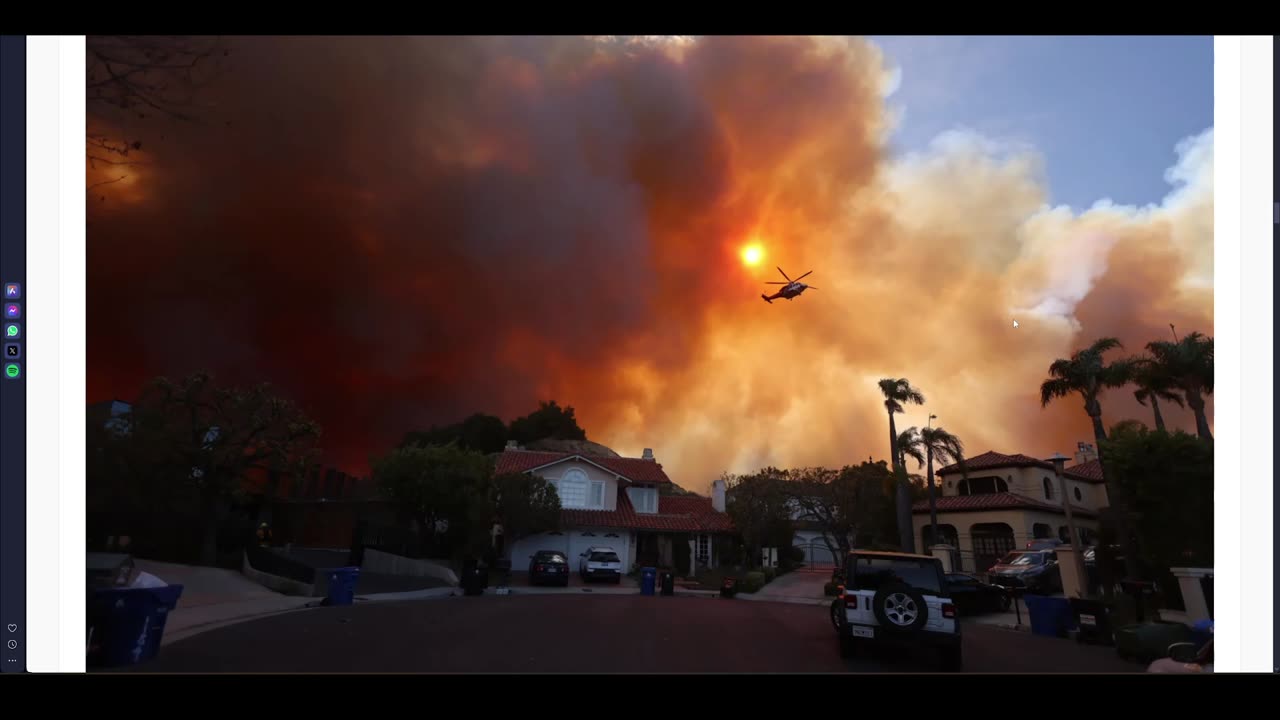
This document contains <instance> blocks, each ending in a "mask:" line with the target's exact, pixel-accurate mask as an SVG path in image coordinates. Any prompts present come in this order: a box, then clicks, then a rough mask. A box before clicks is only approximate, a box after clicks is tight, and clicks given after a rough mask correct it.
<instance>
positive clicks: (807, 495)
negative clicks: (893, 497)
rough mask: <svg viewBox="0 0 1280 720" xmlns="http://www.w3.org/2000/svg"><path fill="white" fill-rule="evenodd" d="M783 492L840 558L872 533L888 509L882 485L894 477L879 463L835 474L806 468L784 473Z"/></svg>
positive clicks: (867, 463)
mask: <svg viewBox="0 0 1280 720" xmlns="http://www.w3.org/2000/svg"><path fill="white" fill-rule="evenodd" d="M788 478H789V480H790V481H789V482H788V483H787V484H786V493H787V495H788V496H789V498H790V500H791V503H792V504H793V506H794V507H795V508H796V509H798V510H799V511H800V512H801V513H802V515H803V517H805V518H806V519H809V520H811V521H813V522H815V523H817V524H818V526H819V527H820V528H821V529H822V531H823V540H824V542H826V543H827V547H828V549H830V550H831V553H832V555H833V557H836V558H843V557H845V556H846V555H847V554H848V553H849V551H850V550H852V549H853V545H854V543H855V542H857V539H858V537H860V536H862V535H864V534H873V535H874V534H876V531H877V530H879V525H880V524H881V523H882V522H883V520H882V518H883V515H884V510H885V509H886V508H889V507H891V503H889V502H888V498H889V497H890V495H889V494H888V493H887V492H886V483H893V482H894V478H893V475H892V473H890V471H889V468H888V467H887V466H886V465H885V464H884V463H883V462H880V463H871V462H864V463H862V464H861V465H849V466H846V467H844V468H842V469H841V470H839V471H836V470H830V469H828V468H806V469H799V470H792V471H790V472H789V473H788Z"/></svg>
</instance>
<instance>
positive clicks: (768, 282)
mask: <svg viewBox="0 0 1280 720" xmlns="http://www.w3.org/2000/svg"><path fill="white" fill-rule="evenodd" d="M790 284H791V283H784V282H779V281H777V280H767V281H765V285H790Z"/></svg>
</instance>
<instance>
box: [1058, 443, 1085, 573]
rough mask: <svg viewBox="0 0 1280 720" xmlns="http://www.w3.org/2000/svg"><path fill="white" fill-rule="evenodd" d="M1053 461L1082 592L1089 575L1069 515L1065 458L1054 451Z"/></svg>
mask: <svg viewBox="0 0 1280 720" xmlns="http://www.w3.org/2000/svg"><path fill="white" fill-rule="evenodd" d="M1049 462H1051V463H1053V471H1054V473H1056V474H1057V476H1058V491H1059V492H1060V493H1062V510H1063V512H1065V513H1066V514H1067V534H1068V535H1069V536H1070V537H1071V556H1072V557H1073V558H1075V561H1074V562H1075V566H1076V577H1077V578H1079V580H1080V582H1081V583H1083V584H1084V588H1083V589H1082V592H1087V590H1088V585H1089V576H1088V575H1086V574H1085V569H1084V556H1083V555H1081V554H1080V534H1079V533H1077V532H1076V521H1075V518H1074V517H1072V515H1071V496H1070V495H1068V494H1067V478H1066V476H1065V475H1063V474H1062V469H1063V467H1064V466H1065V465H1066V462H1067V458H1066V457H1065V456H1064V455H1063V454H1062V453H1054V454H1053V457H1051V458H1049Z"/></svg>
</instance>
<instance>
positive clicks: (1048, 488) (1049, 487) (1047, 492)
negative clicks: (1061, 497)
mask: <svg viewBox="0 0 1280 720" xmlns="http://www.w3.org/2000/svg"><path fill="white" fill-rule="evenodd" d="M1044 499H1045V500H1052V499H1053V483H1052V482H1051V481H1050V480H1049V478H1045V479H1044Z"/></svg>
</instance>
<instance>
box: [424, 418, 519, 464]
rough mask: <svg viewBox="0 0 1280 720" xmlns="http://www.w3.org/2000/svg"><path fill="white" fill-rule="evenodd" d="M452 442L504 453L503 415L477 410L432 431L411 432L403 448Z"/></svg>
mask: <svg viewBox="0 0 1280 720" xmlns="http://www.w3.org/2000/svg"><path fill="white" fill-rule="evenodd" d="M450 443H456V444H457V445H458V447H460V448H462V449H463V450H474V451H476V452H478V453H484V454H485V455H490V454H492V453H496V452H502V448H503V447H505V446H506V444H507V426H506V424H505V423H503V422H502V419H501V418H498V417H496V416H494V415H485V414H484V413H475V414H474V415H471V416H470V417H468V418H467V419H465V420H463V421H462V422H457V423H453V424H452V425H444V426H433V427H432V428H431V429H430V430H426V431H415V432H411V433H408V434H406V435H405V438H404V440H403V441H402V442H401V443H400V447H410V446H417V447H425V446H427V445H448V444H450Z"/></svg>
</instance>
